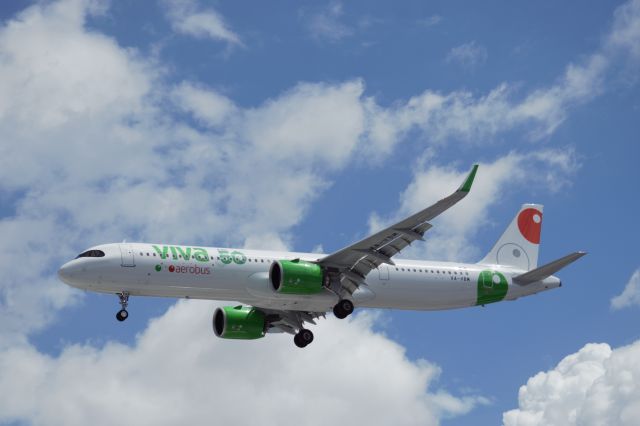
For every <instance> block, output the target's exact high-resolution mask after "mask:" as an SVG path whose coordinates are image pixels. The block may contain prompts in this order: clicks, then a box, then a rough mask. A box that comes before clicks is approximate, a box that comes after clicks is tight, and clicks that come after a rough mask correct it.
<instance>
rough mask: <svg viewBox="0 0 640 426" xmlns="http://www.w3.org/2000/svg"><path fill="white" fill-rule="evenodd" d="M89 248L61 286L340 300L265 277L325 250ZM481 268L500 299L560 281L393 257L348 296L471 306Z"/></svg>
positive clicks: (358, 300)
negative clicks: (278, 264)
mask: <svg viewBox="0 0 640 426" xmlns="http://www.w3.org/2000/svg"><path fill="white" fill-rule="evenodd" d="M94 248H95V249H99V250H101V251H102V252H104V254H105V255H104V257H80V258H77V259H74V260H72V261H70V262H68V263H66V264H65V265H64V266H63V267H62V268H60V271H59V275H60V278H61V279H62V280H63V281H64V282H65V283H67V284H69V285H71V286H74V287H78V288H82V289H86V290H91V291H96V292H101V293H112V294H115V293H121V292H123V291H126V292H128V293H129V294H130V295H132V296H161V297H178V298H194V299H213V300H229V301H237V302H240V303H244V304H248V305H253V306H256V307H260V308H268V309H280V310H296V311H312V312H325V311H328V310H330V309H331V308H332V307H333V306H334V305H335V304H336V303H337V301H338V296H336V295H335V294H334V293H333V292H331V291H329V290H327V289H324V290H323V292H321V293H318V294H312V295H298V294H280V293H277V292H276V291H275V290H273V288H272V286H271V284H270V282H269V268H270V266H271V264H272V262H273V261H274V260H292V259H296V258H299V259H300V260H304V261H316V260H318V259H319V258H322V257H323V256H324V255H323V254H318V253H293V252H277V251H262V250H235V249H224V248H211V247H185V246H169V245H159V244H143V243H122V244H105V245H100V246H96V247H94ZM483 271H492V272H496V273H497V272H499V273H501V274H502V275H503V276H504V278H506V281H507V284H508V290H507V292H506V295H505V296H504V297H503V298H502V299H501V300H514V299H517V298H518V297H521V296H527V295H530V294H535V293H538V292H540V291H543V290H546V289H551V288H556V287H559V286H560V280H559V279H558V278H556V277H553V276H552V277H549V278H546V279H545V280H544V281H540V282H536V283H532V284H528V285H526V286H522V285H518V284H515V283H513V282H512V279H511V278H512V277H513V276H515V275H518V274H520V273H522V272H524V271H522V270H518V269H514V268H510V267H504V266H499V265H481V264H463V263H450V262H428V261H419V260H403V259H397V260H395V266H391V265H382V266H380V267H379V268H378V269H377V270H374V271H372V272H371V273H370V274H369V275H368V276H367V277H366V284H367V285H366V286H361V287H360V288H359V289H358V290H357V291H356V292H355V293H353V301H354V304H355V305H356V306H357V307H370V308H392V309H411V310H437V309H452V308H462V307H467V306H475V305H478V304H482V303H481V302H480V299H479V291H480V289H479V287H480V286H482V285H483V284H481V283H480V279H479V276H480V274H481V272H483ZM483 282H484V281H483ZM484 285H487V284H486V282H485V284H484ZM488 285H489V286H490V285H491V284H490V283H489V284H488Z"/></svg>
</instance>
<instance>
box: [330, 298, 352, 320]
mask: <svg viewBox="0 0 640 426" xmlns="http://www.w3.org/2000/svg"><path fill="white" fill-rule="evenodd" d="M352 313H353V302H352V301H351V300H349V299H342V300H341V301H339V302H338V303H336V306H334V307H333V315H335V316H336V318H340V319H343V318H346V317H348V316H349V315H351V314H352Z"/></svg>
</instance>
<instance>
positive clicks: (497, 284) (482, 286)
mask: <svg viewBox="0 0 640 426" xmlns="http://www.w3.org/2000/svg"><path fill="white" fill-rule="evenodd" d="M508 290H509V284H508V282H507V279H506V278H505V276H504V275H503V274H501V273H500V272H497V271H491V270H486V271H482V272H480V275H479V276H478V301H477V302H476V305H486V304H487V303H494V302H499V301H501V300H502V299H504V298H505V296H506V295H507V291H508Z"/></svg>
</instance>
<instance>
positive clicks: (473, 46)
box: [446, 40, 489, 68]
mask: <svg viewBox="0 0 640 426" xmlns="http://www.w3.org/2000/svg"><path fill="white" fill-rule="evenodd" d="M488 57H489V53H488V52H487V48H486V47H484V46H482V45H480V44H478V43H476V41H475V40H473V41H470V42H469V43H463V44H461V45H460V46H456V47H453V48H452V49H451V50H450V51H449V53H447V57H446V61H447V62H449V63H451V62H453V63H457V64H458V65H462V66H463V67H465V68H476V67H478V66H480V65H483V64H484V63H485V62H487V58H488Z"/></svg>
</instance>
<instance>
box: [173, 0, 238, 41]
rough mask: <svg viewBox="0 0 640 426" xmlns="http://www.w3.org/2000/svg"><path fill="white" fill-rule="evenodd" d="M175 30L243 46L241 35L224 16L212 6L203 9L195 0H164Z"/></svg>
mask: <svg viewBox="0 0 640 426" xmlns="http://www.w3.org/2000/svg"><path fill="white" fill-rule="evenodd" d="M163 4H164V5H165V7H166V15H167V18H168V19H169V22H170V23H171V26H172V28H173V30H174V31H176V32H178V33H180V34H186V35H190V36H192V37H196V38H210V39H212V40H220V41H224V42H227V43H229V44H230V45H237V46H241V45H242V41H241V40H240V37H239V36H238V35H237V34H236V33H235V32H233V31H232V30H231V29H229V27H228V25H227V24H226V22H225V21H224V18H223V17H222V16H221V15H220V14H219V13H218V12H216V11H215V10H214V9H212V8H207V9H201V8H200V7H199V5H198V3H197V2H196V1H195V0H163Z"/></svg>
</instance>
